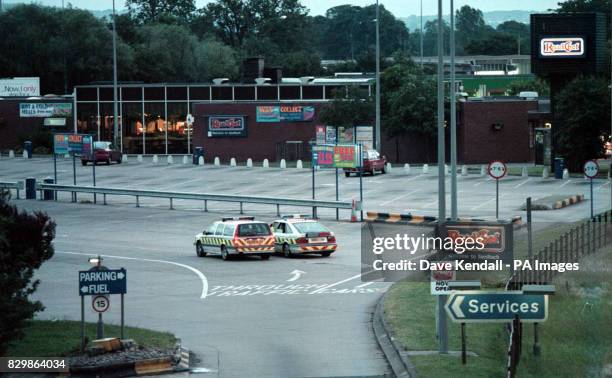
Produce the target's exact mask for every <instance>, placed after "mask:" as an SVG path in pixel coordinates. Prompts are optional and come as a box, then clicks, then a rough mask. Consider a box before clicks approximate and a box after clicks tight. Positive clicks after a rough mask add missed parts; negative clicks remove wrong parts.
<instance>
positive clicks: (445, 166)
mask: <svg viewBox="0 0 612 378" xmlns="http://www.w3.org/2000/svg"><path fill="white" fill-rule="evenodd" d="M444 176H448V165H446V164H444Z"/></svg>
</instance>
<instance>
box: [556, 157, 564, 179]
mask: <svg viewBox="0 0 612 378" xmlns="http://www.w3.org/2000/svg"><path fill="white" fill-rule="evenodd" d="M564 169H565V159H564V158H562V157H556V158H555V178H556V179H558V180H561V179H562V178H563V170H564Z"/></svg>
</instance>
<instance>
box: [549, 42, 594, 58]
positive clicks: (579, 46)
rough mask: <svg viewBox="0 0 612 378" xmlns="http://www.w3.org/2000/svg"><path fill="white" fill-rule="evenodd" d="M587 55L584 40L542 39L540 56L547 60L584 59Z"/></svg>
mask: <svg viewBox="0 0 612 378" xmlns="http://www.w3.org/2000/svg"><path fill="white" fill-rule="evenodd" d="M584 55H585V46H584V38H582V37H555V38H542V39H540V56H541V57H545V58H567V57H573V58H576V57H578V58H579V57H583V56H584Z"/></svg>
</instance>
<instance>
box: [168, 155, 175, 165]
mask: <svg viewBox="0 0 612 378" xmlns="http://www.w3.org/2000/svg"><path fill="white" fill-rule="evenodd" d="M168 164H174V158H173V157H172V155H168Z"/></svg>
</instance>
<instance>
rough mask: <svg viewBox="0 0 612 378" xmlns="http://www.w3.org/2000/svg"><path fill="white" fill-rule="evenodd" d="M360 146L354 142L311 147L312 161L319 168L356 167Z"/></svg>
mask: <svg viewBox="0 0 612 378" xmlns="http://www.w3.org/2000/svg"><path fill="white" fill-rule="evenodd" d="M360 151H361V146H358V145H355V144H337V145H336V144H323V145H315V146H313V147H312V161H313V164H314V165H315V166H318V167H321V168H358V167H360V166H361V154H360V153H359V152H360Z"/></svg>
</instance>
